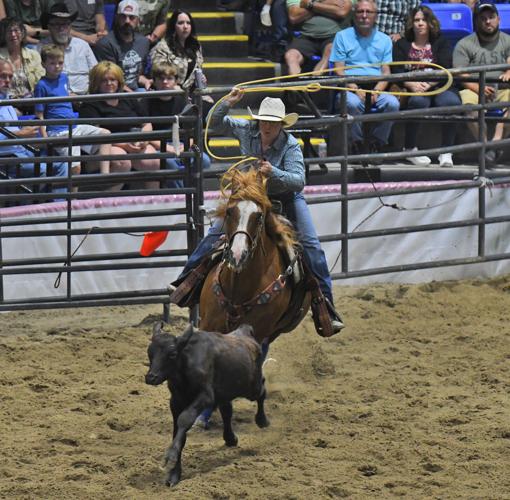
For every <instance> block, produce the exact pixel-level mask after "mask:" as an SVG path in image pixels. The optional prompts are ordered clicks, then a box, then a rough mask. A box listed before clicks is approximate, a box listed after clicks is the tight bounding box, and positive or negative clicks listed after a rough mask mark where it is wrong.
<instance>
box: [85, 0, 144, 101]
mask: <svg viewBox="0 0 510 500" xmlns="http://www.w3.org/2000/svg"><path fill="white" fill-rule="evenodd" d="M139 25H140V18H139V8H138V3H137V2H136V1H135V0H123V1H122V2H120V3H119V5H118V7H117V15H116V16H115V20H114V24H113V31H112V32H111V33H109V34H108V35H107V36H105V37H104V38H103V39H101V40H100V41H99V42H98V43H97V45H96V48H95V53H96V56H97V58H98V59H99V60H100V61H111V62H114V63H115V64H117V65H118V66H120V67H121V68H122V70H123V72H124V80H125V88H124V90H125V91H128V92H129V91H133V90H137V89H138V88H139V87H142V88H145V89H146V90H147V89H149V88H150V86H151V83H152V82H151V80H150V79H149V78H147V77H145V76H144V75H143V71H144V69H145V67H146V65H147V57H148V56H149V48H150V42H149V40H148V39H147V38H146V37H144V36H143V35H141V34H140V33H138V27H139Z"/></svg>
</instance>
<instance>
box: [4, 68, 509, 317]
mask: <svg viewBox="0 0 510 500" xmlns="http://www.w3.org/2000/svg"><path fill="white" fill-rule="evenodd" d="M506 68H508V66H507V65H498V66H492V67H477V68H461V69H458V70H454V71H452V72H453V73H455V75H456V78H457V79H458V80H460V79H461V78H460V76H458V75H461V74H465V73H478V72H479V76H477V77H476V78H474V77H472V78H471V80H476V81H478V82H479V84H480V88H482V89H483V87H484V85H485V84H486V82H487V79H486V78H485V72H486V71H491V70H495V69H497V70H503V69H506ZM425 76H426V78H427V80H428V81H430V80H433V79H440V78H444V75H442V74H441V73H440V72H435V71H432V72H428V71H427V72H413V73H405V74H399V75H391V76H389V77H385V78H384V79H389V80H391V81H393V82H399V81H400V82H401V81H407V80H412V79H415V80H419V79H420V78H421V79H423V78H424V77H425ZM379 79H381V78H359V77H358V78H356V77H344V78H338V77H335V78H325V79H321V82H326V83H338V84H340V85H345V84H346V83H347V82H349V81H360V80H363V81H377V80H379ZM464 79H466V77H464ZM300 83H301V84H302V83H303V82H300ZM284 85H287V84H274V85H273V86H275V87H278V86H284ZM265 86H267V85H265ZM228 90H229V88H214V89H209V90H205V91H201V92H200V93H197V94H196V96H195V98H194V102H195V105H196V111H197V112H196V114H195V115H193V116H190V117H180V118H179V120H180V123H182V124H186V125H187V126H189V127H190V128H189V130H187V133H188V134H189V138H190V139H192V140H193V143H194V144H195V146H196V147H192V148H190V149H189V150H187V151H186V152H185V153H183V154H182V156H181V158H182V159H183V160H184V161H185V162H186V164H187V165H186V167H187V168H186V169H185V170H184V172H183V173H174V172H169V171H165V170H163V169H161V170H159V171H154V172H127V173H114V174H107V175H106V174H90V175H78V176H73V175H71V174H70V173H69V175H68V177H67V178H65V179H62V178H58V177H55V176H51V177H41V178H29V179H8V180H5V179H4V180H0V188H8V189H16V188H18V189H19V188H20V187H21V186H28V187H29V188H31V189H32V191H33V192H32V193H27V192H18V193H16V192H10V193H6V194H0V204H1V203H6V202H8V203H12V202H16V203H27V202H34V201H36V202H39V201H48V200H50V199H52V198H55V195H52V194H51V193H48V192H43V191H42V190H41V187H42V186H43V185H50V186H57V185H64V186H66V187H67V189H68V191H67V192H66V193H62V194H59V195H58V198H60V199H63V200H65V203H66V207H67V210H66V215H65V216H62V215H60V216H44V217H31V218H16V219H9V218H6V219H2V218H1V217H0V261H1V264H0V311H2V310H14V309H33V308H52V307H58V308H61V307H75V306H96V305H118V304H135V303H137V304H138V303H163V304H165V305H167V304H168V296H167V293H166V290H164V289H151V290H141V289H133V290H124V291H122V292H111V293H88V294H79V295H78V294H75V293H74V287H73V275H74V273H79V272H85V271H91V272H101V271H111V272H115V271H118V270H126V269H160V268H161V269H164V268H168V267H181V266H182V265H184V263H185V260H186V256H187V255H189V253H190V252H191V250H192V249H193V248H194V247H195V246H196V244H197V242H198V240H199V238H200V237H201V236H203V199H204V195H203V172H202V169H201V155H200V152H201V151H203V131H202V105H201V103H202V101H201V98H200V95H201V94H207V93H226V92H227V91H228ZM176 93H179V92H176V91H170V92H159V93H147V94H146V95H141V94H136V95H133V94H119V95H118V96H119V97H120V98H136V99H140V98H143V97H153V96H154V95H155V94H156V95H174V94H176ZM105 97H106V96H97V95H94V96H79V97H72V98H68V99H64V98H50V99H44V100H31V102H43V101H54V102H57V101H62V100H70V101H86V100H87V101H88V100H96V99H104V98H105ZM108 97H109V98H111V97H112V95H111V94H108ZM19 102H23V103H27V100H23V101H19ZM341 102H342V100H341ZM2 104H4V105H5V104H15V102H13V101H7V102H6V101H0V105H2ZM342 106H345V103H344V104H342ZM508 106H510V103H487V102H485V100H484V97H483V92H482V95H481V98H480V103H479V104H478V105H472V106H460V107H459V106H450V107H444V108H429V109H420V110H413V111H411V110H408V111H399V112H396V113H391V114H390V113H387V114H384V115H382V114H380V115H378V114H370V115H361V116H348V115H347V113H346V110H345V107H342V108H341V109H340V114H339V115H335V116H321V114H320V113H312V115H314V116H312V117H310V118H306V119H301V120H300V121H299V122H298V126H299V130H300V131H304V132H305V133H308V132H310V133H311V132H313V131H317V130H318V131H327V130H328V129H330V128H331V127H334V129H335V130H336V131H337V133H338V136H339V137H338V138H339V141H340V142H341V144H342V151H341V154H340V155H338V156H331V157H326V158H322V157H321V158H318V157H314V158H307V159H306V160H305V161H306V163H307V164H317V163H323V164H326V165H330V164H332V163H339V164H340V181H341V182H340V194H338V195H330V196H319V197H315V198H313V199H310V200H309V203H310V204H319V203H340V205H341V220H340V233H339V234H327V235H322V236H321V238H320V239H321V241H323V242H334V241H338V242H340V247H341V248H340V251H341V271H340V272H338V273H335V274H333V275H332V277H333V279H346V278H353V277H358V276H369V275H377V274H384V273H393V272H401V271H408V270H412V269H427V268H435V267H442V266H454V265H468V264H473V263H480V262H490V261H495V260H504V259H508V258H510V254H508V253H502V254H492V255H488V254H487V251H486V231H485V230H486V226H487V225H491V224H500V223H507V222H508V221H510V215H504V216H499V217H487V216H486V191H487V184H486V182H485V177H486V166H485V151H486V150H487V149H490V148H499V147H501V146H507V145H509V144H510V139H505V140H502V141H498V143H491V142H490V141H487V139H486V116H485V113H486V110H489V109H492V108H496V107H497V108H501V107H508ZM466 113H476V115H477V116H476V117H474V118H473V117H469V116H466ZM175 119H176V118H175V117H159V118H151V117H142V118H140V119H138V120H137V119H129V120H128V119H122V122H123V123H126V122H128V121H130V120H133V123H136V122H137V123H144V121H145V122H146V121H152V122H153V123H156V122H167V123H168V124H171V123H173V122H174V121H175ZM410 119H412V120H413V121H418V120H422V121H444V120H447V121H452V122H466V121H469V120H476V121H477V123H478V124H479V136H478V139H477V141H475V142H473V143H470V144H462V145H457V146H454V147H452V148H448V149H447V150H445V149H444V148H432V149H427V150H422V151H420V152H419V154H420V155H422V154H439V153H442V152H457V151H466V150H475V151H478V158H479V166H478V172H477V176H476V178H474V179H473V180H470V181H462V182H450V183H448V184H438V185H435V186H423V187H413V188H403V189H394V190H388V189H386V190H381V189H379V188H378V189H374V191H372V192H367V193H349V192H348V171H349V169H350V168H352V167H351V164H352V162H355V163H359V162H362V161H364V160H367V161H370V160H371V159H373V158H380V159H382V160H396V159H401V158H404V157H409V156H410V154H409V152H405V153H404V152H392V153H385V154H381V155H349V151H348V144H349V140H348V131H349V127H350V126H351V124H352V123H354V122H356V121H359V122H365V121H379V120H397V121H398V120H410ZM504 120H505V119H498V121H504ZM91 122H93V123H94V124H97V125H101V126H104V127H106V128H107V126H108V124H111V123H115V120H113V119H93V120H89V119H87V120H84V119H79V118H76V119H73V120H51V121H50V120H48V121H45V122H43V123H45V124H57V123H59V124H65V125H67V126H68V127H69V136H68V137H62V138H50V139H43V138H38V139H5V140H4V141H2V145H14V144H18V145H31V146H36V147H37V146H40V147H50V148H52V147H55V146H67V147H68V152H69V153H70V152H71V147H72V146H73V145H80V144H85V143H86V144H90V143H94V142H101V141H103V140H105V139H106V140H108V142H115V141H130V140H147V139H152V140H159V141H161V143H162V144H164V143H166V141H167V140H168V139H169V137H170V132H168V131H165V130H164V131H154V132H146V133H140V132H126V133H119V134H111V135H109V136H105V137H93V138H92V137H87V138H84V137H74V136H73V135H72V125H73V124H79V123H91ZM23 124H24V125H25V124H26V125H31V124H32V125H39V124H41V122H39V121H35V122H31V121H26V122H24V123H23ZM11 125H19V123H18V122H3V123H0V126H11ZM172 156H173V155H172V154H171V153H168V152H166V151H164V146H163V148H162V151H160V152H156V153H154V154H151V155H145V154H129V155H121V156H119V155H110V156H101V155H92V156H90V157H88V158H87V159H88V160H90V161H99V160H102V159H144V158H156V159H159V160H160V161H162V162H163V161H165V159H166V158H168V157H172ZM192 159H193V160H194V161H191V160H192ZM73 160H76V158H73V156H72V155H71V154H68V155H65V156H58V155H49V156H48V155H41V156H40V157H34V158H30V159H27V160H23V159H19V158H3V159H2V160H1V162H0V165H1V166H6V165H14V164H18V163H20V162H23V161H25V162H30V163H36V164H37V163H43V162H44V163H47V164H48V163H52V162H57V161H64V162H68V163H69V164H71V162H72V161H73ZM171 178H183V180H184V188H175V189H157V190H151V191H148V190H144V189H136V188H135V189H128V190H124V191H120V192H110V191H101V190H97V189H94V190H92V191H86V190H85V191H82V190H80V189H86V188H87V186H89V187H90V186H95V185H105V184H106V185H108V184H113V183H119V182H128V183H129V182H142V181H148V180H154V181H162V180H165V179H171ZM492 182H493V183H494V184H496V185H498V184H506V183H510V178H509V177H505V176H503V177H498V178H494V179H493V180H492ZM73 188H78V189H79V190H78V191H77V192H73ZM466 189H476V190H477V193H478V214H477V216H476V217H472V218H468V219H465V220H457V221H450V220H448V221H444V222H437V223H429V224H420V225H415V226H402V227H392V228H381V229H376V230H370V231H356V232H354V231H350V230H349V220H350V204H351V202H353V201H356V200H362V199H369V198H381V197H386V196H392V195H397V194H398V195H411V194H413V193H424V192H440V191H444V190H466ZM160 194H183V195H185V203H184V206H183V207H180V208H164V209H154V210H144V211H143V212H140V211H139V210H138V211H137V210H129V209H128V208H126V209H125V210H122V211H119V212H117V211H115V212H114V211H107V210H105V211H102V212H101V213H96V214H81V213H76V211H75V210H74V207H73V201H74V200H80V199H85V198H97V197H102V198H104V197H112V196H138V195H160ZM169 216H178V217H179V218H181V220H182V221H181V222H178V223H175V224H167V223H161V224H159V223H157V224H155V223H152V224H149V223H147V222H145V221H144V219H145V218H148V217H169ZM127 219H134V220H136V221H137V222H136V223H134V222H133V221H130V222H129V225H123V224H122V222H123V221H126V220H127ZM112 220H116V221H118V222H119V224H117V225H115V226H103V225H101V224H102V223H104V222H106V221H112ZM84 223H85V224H87V223H88V224H90V227H87V228H83V227H77V224H84ZM50 224H61V225H62V226H63V227H62V228H59V229H57V230H55V229H53V228H52V229H44V226H45V225H47V226H48V227H49V225H50ZM96 224H97V225H96ZM28 225H37V226H38V228H37V229H30V230H27V229H26V227H27V226H28ZM460 227H476V228H477V242H478V244H477V254H476V255H473V256H471V257H464V258H456V259H443V260H436V261H423V262H414V263H409V264H402V265H394V266H386V267H377V268H370V269H352V268H351V265H350V259H349V242H350V241H352V240H359V239H364V238H384V237H388V236H392V235H398V234H408V233H412V232H427V231H436V230H447V231H448V230H451V229H453V228H460ZM160 230H172V231H184V232H186V235H187V237H186V247H185V248H179V249H176V250H160V251H157V252H155V253H154V255H153V256H152V257H151V258H142V257H141V256H140V255H139V254H138V253H137V252H118V253H115V254H83V255H82V254H80V255H74V251H75V248H73V246H72V238H73V237H76V236H78V237H81V238H85V237H87V236H89V235H108V234H111V235H115V234H119V233H145V232H148V231H160ZM56 236H62V237H64V238H65V239H66V250H65V254H64V255H58V256H51V257H48V256H47V257H30V258H14V259H13V258H11V259H7V260H6V259H2V242H5V241H6V240H8V239H11V238H18V239H19V238H50V237H56ZM37 273H48V274H54V275H57V274H59V273H62V274H63V276H65V284H66V292H65V295H62V296H58V297H35V298H27V299H14V300H9V299H5V293H4V291H5V290H4V277H5V276H9V275H14V274H27V275H31V274H37Z"/></svg>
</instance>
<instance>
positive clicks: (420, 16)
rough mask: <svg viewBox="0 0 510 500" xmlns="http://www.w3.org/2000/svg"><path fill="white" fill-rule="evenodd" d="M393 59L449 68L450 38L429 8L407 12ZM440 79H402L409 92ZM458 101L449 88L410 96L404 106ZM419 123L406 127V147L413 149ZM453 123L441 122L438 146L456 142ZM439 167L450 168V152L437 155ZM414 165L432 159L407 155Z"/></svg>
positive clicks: (397, 69)
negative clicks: (431, 94)
mask: <svg viewBox="0 0 510 500" xmlns="http://www.w3.org/2000/svg"><path fill="white" fill-rule="evenodd" d="M393 61H395V62H396V61H417V62H420V61H423V62H433V63H435V64H439V65H440V66H443V67H444V68H451V67H452V49H451V47H450V43H449V41H448V40H447V39H446V38H444V37H443V36H441V32H440V26H439V21H438V19H437V17H436V16H435V15H434V13H433V12H432V10H431V9H429V8H428V7H426V6H424V5H422V6H418V7H415V8H414V9H412V10H411V11H410V13H409V16H408V18H407V23H406V29H405V34H404V38H401V39H400V40H398V41H397V42H396V43H395V45H394V46H393ZM424 68H427V66H420V65H419V64H413V65H405V66H403V65H402V66H392V71H393V72H395V73H399V72H400V73H401V72H408V71H415V70H423V69H424ZM441 84H442V83H441V82H404V87H405V88H406V89H408V90H409V91H411V92H417V93H419V92H426V91H429V90H430V89H432V88H433V87H435V86H438V85H441ZM458 104H461V100H460V96H459V92H458V90H457V89H456V88H453V87H450V88H449V89H448V90H446V91H445V92H442V93H441V94H437V95H435V96H411V97H410V98H409V100H408V101H407V109H422V108H429V107H431V106H434V107H435V106H456V105H458ZM418 128H419V123H416V122H413V123H410V124H409V126H408V127H406V136H405V149H406V150H411V151H416V150H417V147H416V143H417V136H418ZM456 130H457V127H456V125H455V123H447V122H445V123H443V124H442V125H441V147H447V146H452V145H453V143H454V141H455V132H456ZM438 159H439V166H441V167H453V160H452V154H451V153H442V154H440V155H439V158H438ZM408 160H409V161H410V162H411V163H413V164H414V165H418V166H426V165H428V164H430V162H431V160H430V158H429V157H428V156H414V157H409V158H408Z"/></svg>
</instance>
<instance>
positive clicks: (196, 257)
mask: <svg viewBox="0 0 510 500" xmlns="http://www.w3.org/2000/svg"><path fill="white" fill-rule="evenodd" d="M242 97H243V91H241V90H239V89H234V90H232V92H231V93H230V94H229V96H228V97H227V99H226V100H225V101H223V102H222V103H221V104H220V105H219V106H218V107H217V108H216V109H215V111H214V113H213V115H212V117H211V126H212V127H214V129H215V130H216V131H217V132H219V133H231V134H233V135H234V136H235V137H236V138H237V139H238V140H239V143H240V147H241V151H242V153H243V154H244V155H248V156H255V157H258V158H264V159H263V160H261V161H260V164H259V170H260V172H261V173H262V175H264V176H266V177H267V178H268V183H267V189H268V194H269V197H270V198H271V199H273V200H278V201H280V202H281V204H282V208H283V212H284V213H285V214H286V215H287V217H288V218H289V219H290V220H291V222H292V223H293V225H294V228H295V230H296V233H297V237H298V238H299V242H300V243H301V245H302V247H303V256H304V259H305V262H306V264H307V266H308V268H309V269H310V270H311V272H312V273H313V275H314V276H315V277H316V278H317V280H318V282H319V287H320V290H321V291H322V294H323V296H324V297H325V299H326V301H327V302H328V310H329V314H330V319H331V326H332V329H333V331H334V332H335V333H336V332H339V331H340V330H341V329H342V328H343V326H344V325H343V323H342V321H341V319H340V316H339V315H338V314H337V313H336V312H335V310H334V308H333V292H332V286H331V276H330V274H329V269H328V264H327V262H326V256H325V255H324V251H323V250H322V248H321V244H320V242H319V239H318V237H317V234H316V232H315V227H314V225H313V222H312V218H311V215H310V211H309V209H308V205H307V204H306V201H305V198H304V196H303V194H302V192H301V191H302V190H303V187H304V185H305V167H304V162H303V153H302V152H301V148H300V147H299V144H298V142H297V140H296V139H295V137H293V136H292V135H290V134H288V133H287V132H285V130H284V127H289V126H291V125H293V124H294V123H295V122H296V121H297V119H298V116H297V115H296V114H295V113H292V114H289V115H285V106H284V104H283V102H282V101H281V99H273V98H270V97H266V98H265V99H264V100H263V101H262V103H261V105H260V109H259V113H258V115H252V118H253V119H254V120H255V121H247V120H242V119H234V118H231V117H229V116H227V114H228V111H229V109H230V108H231V107H233V106H235V105H236V104H237V103H238V102H239V101H240V100H241V99H242ZM222 224H223V223H222V221H221V220H220V219H217V220H216V221H215V223H214V224H213V226H212V227H211V229H210V230H209V232H208V234H207V236H206V237H205V238H204V239H203V240H202V241H201V242H200V244H199V245H198V247H197V248H196V249H195V251H194V252H193V254H192V255H191V256H190V258H189V260H188V263H187V264H186V266H185V267H184V269H183V272H182V273H181V276H180V278H178V279H177V281H176V282H175V283H174V284H178V283H180V281H181V280H182V278H183V277H184V276H186V275H187V274H188V273H189V272H190V271H191V270H192V269H194V268H196V267H197V266H198V265H199V263H200V262H201V261H202V259H203V258H204V257H205V256H206V255H207V254H208V253H209V251H210V250H211V249H212V247H213V245H214V244H215V243H216V242H217V241H218V240H219V239H220V237H221V233H222Z"/></svg>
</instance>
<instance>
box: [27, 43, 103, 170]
mask: <svg viewBox="0 0 510 500" xmlns="http://www.w3.org/2000/svg"><path fill="white" fill-rule="evenodd" d="M41 61H42V65H43V67H44V69H45V70H46V76H43V77H42V78H41V79H40V80H39V82H38V83H37V85H36V86H35V97H64V96H68V95H69V91H68V80H67V75H66V74H65V73H63V72H62V68H63V67H64V51H63V50H62V49H61V48H60V47H58V46H56V45H44V46H43V47H42V48H41ZM35 114H36V116H37V117H38V118H39V119H43V118H44V119H47V120H49V119H69V118H75V114H74V112H73V107H72V105H71V103H70V102H59V103H51V104H36V105H35ZM40 132H41V135H42V136H43V137H48V136H49V137H67V136H68V134H69V130H68V126H67V125H48V126H47V127H46V126H44V125H43V126H41V127H40ZM109 133H110V132H109V131H108V130H106V129H103V128H98V127H93V126H92V125H85V124H84V125H73V133H72V135H73V137H78V136H94V135H107V134H109ZM80 149H81V150H83V151H85V152H86V153H88V154H97V153H99V154H101V155H109V154H110V153H111V145H110V144H90V145H89V144H87V145H80V146H73V147H72V155H73V156H77V157H79V156H80ZM55 151H56V152H57V154H59V155H67V154H68V148H67V147H59V148H55ZM80 171H81V166H80V162H79V161H73V163H72V173H73V174H79V173H80ZM99 171H100V173H102V174H108V173H110V162H109V161H108V160H102V161H101V162H100V166H99Z"/></svg>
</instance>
